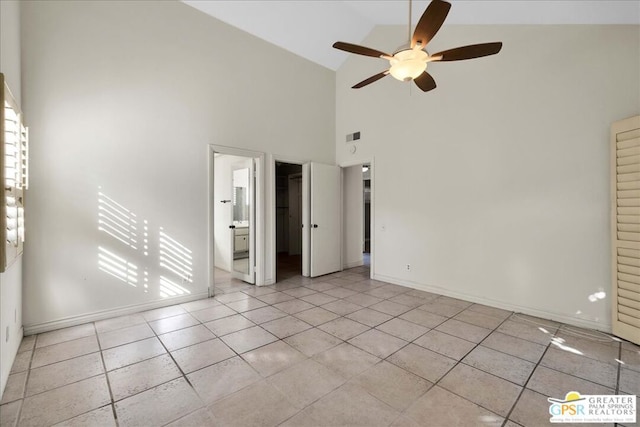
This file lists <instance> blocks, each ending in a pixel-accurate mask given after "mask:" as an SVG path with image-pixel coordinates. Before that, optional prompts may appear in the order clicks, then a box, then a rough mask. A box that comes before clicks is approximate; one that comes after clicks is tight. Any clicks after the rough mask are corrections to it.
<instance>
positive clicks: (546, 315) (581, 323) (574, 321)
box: [373, 274, 611, 334]
mask: <svg viewBox="0 0 640 427" xmlns="http://www.w3.org/2000/svg"><path fill="white" fill-rule="evenodd" d="M373 279H375V280H379V281H381V282H386V283H392V284H394V285H400V286H405V287H407V288H412V289H417V290H419V291H425V292H432V293H436V294H439V295H444V296H447V297H452V298H458V299H461V300H464V301H469V302H474V303H478V304H484V305H488V306H490V307H496V308H501V309H503V310H507V311H513V312H515V313H522V314H528V315H530V316H535V317H540V318H542V319H549V320H555V321H556V322H561V323H566V324H568V325H572V326H577V327H581V328H588V329H596V330H598V331H602V332H606V333H609V334H610V333H611V324H610V323H600V322H596V321H594V320H589V319H578V318H575V317H570V316H567V315H564V314H559V313H553V312H550V311H545V310H538V309H535V308H531V307H525V306H521V305H517V304H511V303H507V302H503V301H497V300H493V299H490V298H484V297H479V296H476V295H469V294H466V293H464V292H455V291H451V290H449V289H445V288H441V287H439V286H432V285H426V284H424V283H417V282H413V281H410V280H401V279H396V278H395V277H389V276H384V275H381V274H376V275H375V276H374V277H373Z"/></svg>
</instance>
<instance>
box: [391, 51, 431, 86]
mask: <svg viewBox="0 0 640 427" xmlns="http://www.w3.org/2000/svg"><path fill="white" fill-rule="evenodd" d="M428 57H429V55H427V53H426V52H425V51H424V50H420V49H406V50H401V51H400V52H396V54H395V55H393V59H391V60H389V63H390V64H391V68H390V69H389V73H390V74H391V75H392V76H393V77H394V78H396V79H397V80H400V81H403V82H406V81H410V80H413V79H415V78H417V77H418V76H420V74H422V73H424V71H425V70H426V69H427V59H428Z"/></svg>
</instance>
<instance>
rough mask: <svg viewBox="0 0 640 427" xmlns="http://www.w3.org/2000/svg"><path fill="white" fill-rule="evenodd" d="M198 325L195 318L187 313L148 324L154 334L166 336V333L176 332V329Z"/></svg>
mask: <svg viewBox="0 0 640 427" xmlns="http://www.w3.org/2000/svg"><path fill="white" fill-rule="evenodd" d="M196 313H199V312H196ZM198 323H200V322H198V320H197V319H196V318H194V317H193V316H191V315H190V314H188V313H185V314H179V315H177V316H172V317H167V318H164V319H160V320H156V321H153V322H149V326H151V328H152V329H153V330H154V331H155V333H156V334H158V335H160V334H166V333H167V332H172V331H177V330H178V329H185V328H188V327H190V326H195V325H197V324H198Z"/></svg>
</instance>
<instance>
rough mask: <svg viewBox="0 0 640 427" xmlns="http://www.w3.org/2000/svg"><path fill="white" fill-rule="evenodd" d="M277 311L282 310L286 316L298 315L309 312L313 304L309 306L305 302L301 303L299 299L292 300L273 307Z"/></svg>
mask: <svg viewBox="0 0 640 427" xmlns="http://www.w3.org/2000/svg"><path fill="white" fill-rule="evenodd" d="M273 306H274V307H275V308H277V309H278V310H282V311H284V312H285V313H288V314H294V313H299V312H301V311H305V310H309V309H311V308H313V307H314V306H313V304H310V303H308V302H306V301H302V300H300V299H293V300H290V301H285V302H280V303H278V304H274V305H273Z"/></svg>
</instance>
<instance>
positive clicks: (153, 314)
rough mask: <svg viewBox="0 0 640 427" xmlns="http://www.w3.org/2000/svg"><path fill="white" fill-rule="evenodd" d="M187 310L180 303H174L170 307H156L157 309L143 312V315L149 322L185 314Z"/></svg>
mask: <svg viewBox="0 0 640 427" xmlns="http://www.w3.org/2000/svg"><path fill="white" fill-rule="evenodd" d="M186 312H187V311H186V310H185V309H184V308H182V307H180V306H179V305H172V306H169V307H162V308H156V309H155V310H149V311H145V312H143V313H142V316H143V317H144V318H145V319H146V320H147V322H153V321H154V320H159V319H164V318H166V317H172V316H178V315H180V314H184V313H186Z"/></svg>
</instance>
